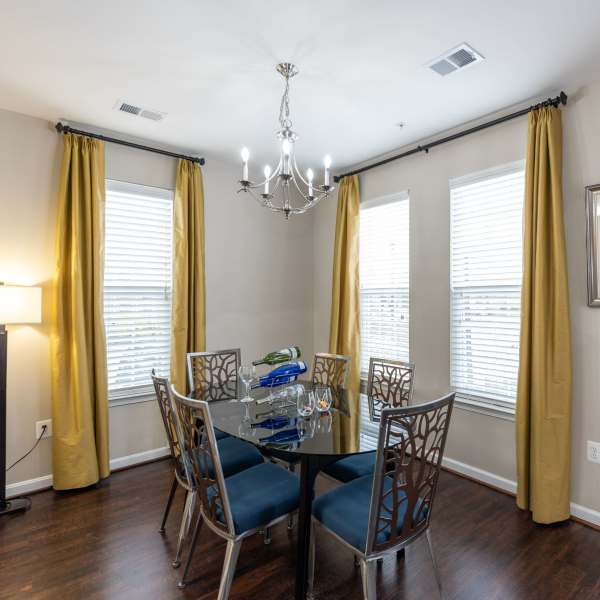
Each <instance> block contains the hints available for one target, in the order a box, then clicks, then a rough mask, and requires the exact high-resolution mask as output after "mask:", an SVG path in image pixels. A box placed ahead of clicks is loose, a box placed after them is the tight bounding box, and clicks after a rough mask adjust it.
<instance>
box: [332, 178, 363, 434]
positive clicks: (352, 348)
mask: <svg viewBox="0 0 600 600" xmlns="http://www.w3.org/2000/svg"><path fill="white" fill-rule="evenodd" d="M359 219H360V185H359V179H358V176H357V175H352V176H350V177H344V178H343V179H342V181H341V182H340V187H339V190H338V203H337V215H336V221H335V242H334V252H333V277H332V292H331V324H330V329H329V352H331V353H332V354H345V355H348V356H350V359H351V360H350V377H349V379H348V401H349V403H350V404H351V405H350V406H349V407H348V408H349V411H350V414H351V415H358V414H359V406H358V403H359V401H360V395H359V392H360V282H359V268H358V258H359ZM358 434H359V419H358V418H356V419H355V420H353V421H352V422H351V424H349V425H348V431H344V432H340V435H344V436H347V437H348V438H349V439H356V438H357V437H358Z"/></svg>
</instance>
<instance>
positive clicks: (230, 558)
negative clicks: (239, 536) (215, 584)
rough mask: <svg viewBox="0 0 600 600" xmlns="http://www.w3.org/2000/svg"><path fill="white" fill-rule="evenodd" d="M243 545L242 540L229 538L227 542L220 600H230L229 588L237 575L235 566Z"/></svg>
mask: <svg viewBox="0 0 600 600" xmlns="http://www.w3.org/2000/svg"><path fill="white" fill-rule="evenodd" d="M241 547H242V542H241V540H240V541H239V542H234V541H233V540H228V542H227V549H226V550H225V561H224V563H223V574H222V575H221V584H220V585H219V596H218V600H228V598H229V590H230V589H231V582H232V581H233V576H234V575H235V566H236V564H237V559H238V556H239V554H240V548H241Z"/></svg>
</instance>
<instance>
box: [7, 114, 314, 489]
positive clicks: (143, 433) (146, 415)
mask: <svg viewBox="0 0 600 600" xmlns="http://www.w3.org/2000/svg"><path fill="white" fill-rule="evenodd" d="M0 131H1V132H2V136H1V137H0V190H1V192H0V193H1V195H0V225H1V234H0V280H3V279H4V280H6V281H7V282H21V283H26V284H39V283H43V284H44V286H45V287H44V310H45V312H46V315H45V319H44V323H43V324H42V325H41V326H35V327H10V340H9V341H10V351H9V366H8V462H9V463H10V462H12V461H13V460H15V459H16V458H18V457H19V456H21V455H22V454H24V453H25V452H26V451H27V450H28V449H29V448H30V447H31V446H32V444H33V443H34V441H35V422H36V421H38V420H42V419H47V418H50V394H49V370H50V367H49V353H48V322H49V321H48V314H47V309H48V305H49V281H50V280H51V278H52V275H53V269H54V257H53V254H54V239H53V233H54V223H55V218H56V201H55V197H56V187H57V177H58V169H59V166H60V165H59V162H60V158H59V154H60V143H59V142H60V138H59V136H58V135H57V134H56V132H55V131H54V130H53V128H52V127H51V125H50V124H48V123H47V122H46V121H42V120H40V119H36V118H32V117H28V116H24V115H19V114H16V113H12V112H8V111H0ZM174 169H175V161H174V160H173V159H170V158H166V157H162V156H159V155H156V154H151V153H147V152H142V151H138V150H133V149H129V148H124V147H121V146H115V145H111V144H108V145H107V150H106V175H107V177H109V178H112V179H118V180H122V181H130V182H133V183H140V184H145V185H152V186H157V187H164V188H173V186H174V179H175V171H174ZM203 173H204V183H205V196H206V202H205V213H206V288H207V346H208V347H209V348H215V349H216V348H229V347H238V346H240V347H241V348H242V356H243V357H246V358H254V357H256V356H258V355H260V354H264V353H265V352H267V351H269V350H272V349H274V348H278V347H282V346H285V345H289V344H298V345H300V346H301V347H302V349H303V350H304V352H305V354H306V355H310V354H312V331H313V322H312V270H313V263H312V260H310V256H306V255H305V252H304V251H305V249H307V251H308V252H310V247H311V242H312V229H311V226H312V223H311V221H310V220H309V219H295V220H292V221H290V222H289V223H286V222H284V220H283V219H282V218H279V217H277V216H276V215H272V214H270V213H267V212H266V211H265V210H264V209H262V208H260V207H259V206H258V205H257V204H256V203H255V202H254V201H252V200H251V199H250V198H247V197H245V196H243V195H239V194H236V180H237V179H238V176H239V173H238V172H237V165H236V166H233V165H232V166H229V165H225V164H223V163H219V162H217V161H213V160H211V159H210V157H207V164H206V166H205V167H204V168H203ZM164 445H165V439H164V435H163V431H162V425H161V422H160V417H159V415H158V412H157V409H156V406H155V404H154V403H153V402H146V403H139V404H131V405H127V406H115V407H112V408H111V409H110V455H111V458H118V457H123V456H128V455H130V454H135V453H138V452H145V451H149V450H153V449H156V448H160V447H162V446H164ZM50 452H51V446H50V440H42V442H41V443H40V446H39V447H38V448H37V449H36V451H35V452H34V453H32V454H31V455H30V456H29V457H28V458H26V459H25V460H24V461H23V462H22V463H21V464H19V465H18V466H17V467H15V468H14V469H13V470H12V471H11V472H10V473H9V474H8V483H9V484H10V483H14V482H21V481H24V480H28V479H33V478H37V477H42V476H45V475H48V474H50V473H51V470H52V466H51V458H50Z"/></svg>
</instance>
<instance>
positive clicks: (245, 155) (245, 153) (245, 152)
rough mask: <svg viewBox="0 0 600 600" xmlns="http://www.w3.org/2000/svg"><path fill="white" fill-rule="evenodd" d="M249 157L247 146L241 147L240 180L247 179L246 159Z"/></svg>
mask: <svg viewBox="0 0 600 600" xmlns="http://www.w3.org/2000/svg"><path fill="white" fill-rule="evenodd" d="M249 158H250V152H249V150H248V148H242V181H249V179H248V159H249Z"/></svg>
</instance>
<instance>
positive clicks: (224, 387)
mask: <svg viewBox="0 0 600 600" xmlns="http://www.w3.org/2000/svg"><path fill="white" fill-rule="evenodd" d="M241 362H242V361H241V351H240V349H239V348H235V349H232V350H217V351H216V352H190V353H189V354H188V355H187V370H188V383H189V386H190V391H191V392H192V396H193V397H194V398H196V399H198V400H208V401H210V400H226V399H232V398H236V397H237V384H238V370H239V368H240V364H241Z"/></svg>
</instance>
